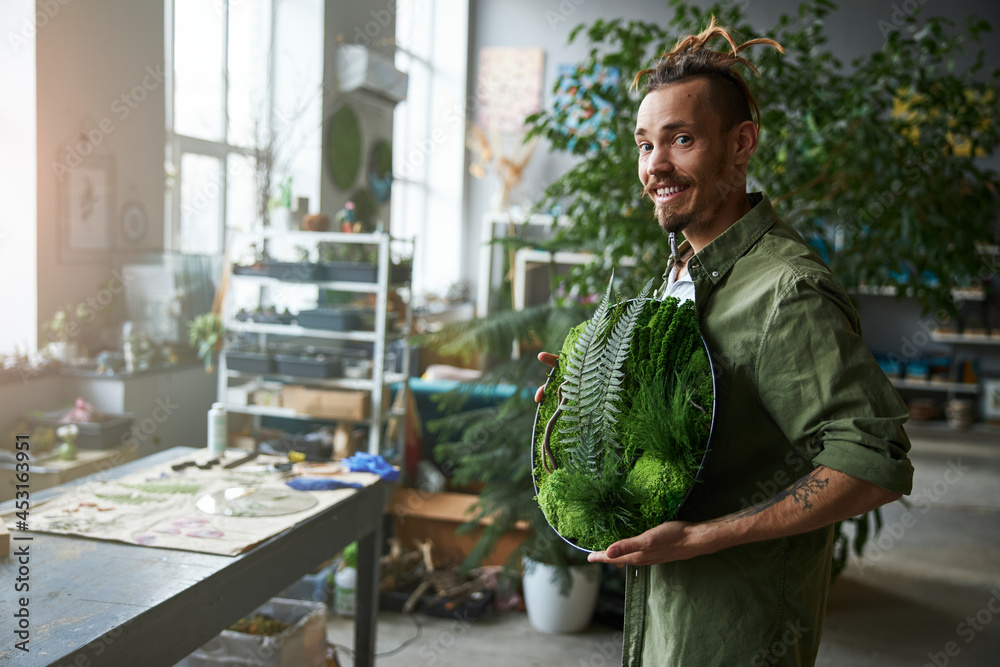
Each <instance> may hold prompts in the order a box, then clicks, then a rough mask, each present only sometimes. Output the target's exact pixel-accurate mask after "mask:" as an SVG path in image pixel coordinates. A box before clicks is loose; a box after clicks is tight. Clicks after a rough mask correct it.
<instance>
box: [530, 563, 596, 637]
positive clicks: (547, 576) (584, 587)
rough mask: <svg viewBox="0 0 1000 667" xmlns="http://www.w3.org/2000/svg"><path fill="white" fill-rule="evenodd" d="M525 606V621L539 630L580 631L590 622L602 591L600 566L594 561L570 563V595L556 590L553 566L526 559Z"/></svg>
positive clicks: (557, 583) (548, 631) (555, 569)
mask: <svg viewBox="0 0 1000 667" xmlns="http://www.w3.org/2000/svg"><path fill="white" fill-rule="evenodd" d="M523 564H524V579H523V584H524V606H525V607H527V609H528V620H529V621H530V622H531V625H532V626H533V627H534V628H535V629H536V630H538V631H539V632H545V633H550V634H551V633H557V632H580V631H581V630H584V629H586V628H587V626H588V625H590V619H591V617H592V616H593V615H594V608H595V607H597V595H598V593H600V590H601V566H600V565H598V564H597V563H588V564H587V565H573V566H571V567H570V576H571V577H572V579H573V583H572V585H571V586H570V590H569V595H565V596H564V595H561V594H560V592H559V579H558V577H557V568H556V566H555V565H546V564H545V563H539V562H537V561H534V560H531V559H530V558H525V559H524V560H523Z"/></svg>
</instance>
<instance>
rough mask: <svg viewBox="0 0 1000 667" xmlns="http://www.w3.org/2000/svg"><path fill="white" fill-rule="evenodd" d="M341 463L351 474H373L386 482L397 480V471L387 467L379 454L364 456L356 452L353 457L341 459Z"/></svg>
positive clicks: (387, 464) (389, 466)
mask: <svg viewBox="0 0 1000 667" xmlns="http://www.w3.org/2000/svg"><path fill="white" fill-rule="evenodd" d="M341 463H342V464H343V465H344V466H346V467H347V469H348V470H350V471H351V472H373V473H375V474H376V475H378V476H379V477H381V478H382V479H384V480H385V481H387V482H395V481H396V480H397V479H399V470H397V469H396V468H395V467H394V466H392V465H389V462H388V461H386V460H385V459H384V458H382V455H381V454H366V453H364V452H358V453H357V454H355V455H354V456H349V457H347V458H346V459H343V460H342V461H341Z"/></svg>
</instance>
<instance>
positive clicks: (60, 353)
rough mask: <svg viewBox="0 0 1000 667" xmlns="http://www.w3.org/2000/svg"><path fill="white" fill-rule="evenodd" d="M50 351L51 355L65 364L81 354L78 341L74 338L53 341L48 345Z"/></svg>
mask: <svg viewBox="0 0 1000 667" xmlns="http://www.w3.org/2000/svg"><path fill="white" fill-rule="evenodd" d="M48 351H49V356H51V357H52V358H53V359H56V360H58V361H61V362H63V363H64V364H68V363H70V362H72V361H73V360H74V359H76V358H77V357H78V356H80V348H79V346H77V344H76V341H72V340H59V341H52V342H51V343H49V345H48Z"/></svg>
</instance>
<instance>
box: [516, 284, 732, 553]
mask: <svg viewBox="0 0 1000 667" xmlns="http://www.w3.org/2000/svg"><path fill="white" fill-rule="evenodd" d="M624 310H625V307H624V305H623V304H618V305H616V306H615V307H614V308H613V309H612V310H611V321H612V326H613V322H615V321H617V319H618V318H619V317H621V315H622V313H623V312H624ZM585 325H586V323H582V324H580V325H578V326H577V327H575V328H574V329H573V330H572V331H571V332H570V334H569V335H568V336H567V337H566V340H565V341H564V343H563V347H562V351H561V352H560V364H559V367H557V368H561V367H562V366H563V364H564V363H565V359H566V358H567V357H568V355H569V354H570V352H571V351H572V349H573V347H574V346H575V345H576V341H577V339H578V338H579V336H580V334H581V332H582V331H583V329H584V326H585ZM631 340H632V342H631V347H630V351H629V356H628V359H627V360H626V363H625V365H624V370H625V380H624V382H623V386H624V387H625V391H623V392H622V394H623V395H622V403H621V412H620V414H619V415H618V431H619V435H620V440H621V450H620V452H621V453H620V455H619V454H616V453H615V452H612V451H611V450H610V448H609V451H608V452H607V453H606V454H605V465H604V466H603V468H602V470H601V472H600V473H599V474H597V475H593V474H586V473H583V472H580V471H571V470H568V469H565V468H563V462H564V460H565V459H566V458H568V453H566V454H565V455H564V447H563V445H562V442H561V438H560V435H559V428H558V422H557V428H555V429H554V430H553V435H552V437H551V438H550V443H549V444H550V448H551V449H552V452H553V455H554V456H555V457H556V461H557V464H558V469H557V470H556V471H555V472H554V473H553V474H551V475H549V474H547V473H545V471H544V468H543V466H542V451H541V446H540V445H541V441H542V439H543V438H542V436H543V435H544V430H545V424H546V423H547V422H548V420H549V418H550V417H551V416H552V414H553V413H554V411H555V409H556V406H557V405H558V396H557V395H556V394H557V392H556V391H554V390H553V388H556V387H558V386H559V385H560V384H562V382H563V376H562V373H561V372H560V370H557V371H556V372H555V374H554V375H553V377H552V379H550V380H549V383H548V387H547V391H546V392H545V395H544V397H543V401H542V404H541V407H540V409H539V415H538V426H537V429H536V443H535V444H536V447H535V450H536V458H535V476H536V477H535V478H536V481H537V482H538V486H539V490H538V503H539V506H540V507H541V509H542V511H543V512H544V514H545V516H546V518H547V520H548V521H549V523H550V524H551V525H552V527H553V528H555V529H556V531H558V532H559V534H560V535H562V536H563V537H565V538H567V539H569V540H571V541H574V542H575V543H577V544H579V545H580V546H582V547H584V548H587V549H603V548H606V547H607V546H608V545H610V544H611V543H612V542H615V541H617V540H619V539H622V538H625V537H630V536H633V535H637V534H639V533H641V532H644V531H645V530H648V529H649V528H652V527H654V526H656V525H658V524H660V523H661V522H663V521H665V520H669V519H672V518H674V517H676V515H677V511H678V508H679V506H680V503H681V502H682V500H683V499H684V497H685V496H686V494H687V492H688V490H689V489H690V488H691V486H692V485H693V484H694V480H695V475H696V473H697V470H698V465H699V463H700V460H701V457H702V454H703V452H704V448H705V446H706V444H707V442H706V439H707V435H708V433H709V429H710V426H711V411H712V405H713V395H712V391H713V384H712V376H711V372H710V371H711V366H710V364H709V360H708V357H707V355H706V354H705V351H704V346H703V344H702V340H701V333H700V329H699V326H698V320H697V316H696V313H695V310H694V305H693V304H692V303H690V302H688V303H685V304H679V303H678V301H677V300H676V299H666V300H664V301H662V302H660V301H653V300H650V301H649V302H648V303H647V305H646V307H645V308H644V309H643V312H642V314H641V315H640V317H639V320H638V322H637V324H636V328H635V330H634V333H633V335H632V339H631ZM695 406H698V407H695ZM699 408H703V409H704V411H702V410H701V409H699Z"/></svg>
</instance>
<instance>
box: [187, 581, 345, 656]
mask: <svg viewBox="0 0 1000 667" xmlns="http://www.w3.org/2000/svg"><path fill="white" fill-rule="evenodd" d="M257 614H266V615H267V616H270V617H271V618H274V619H276V620H279V621H281V622H283V623H291V624H292V627H290V628H288V629H286V630H284V631H283V632H281V633H280V634H277V635H271V636H268V637H262V636H259V635H249V634H245V633H242V632H233V631H232V630H223V631H222V632H220V633H219V634H218V636H216V637H215V638H214V639H211V640H209V641H208V643H207V644H205V645H204V646H202V647H201V648H199V649H198V650H197V651H195V652H194V653H192V654H191V655H189V656H188V657H186V658H185V659H184V660H182V661H181V662H179V663H177V665H175V666H174V667H216V666H221V665H229V666H230V667H235V665H254V666H255V667H324V666H325V665H326V605H324V604H323V603H322V602H304V601H300V600H285V599H282V598H271V599H270V600H269V601H268V602H265V603H264V604H263V605H261V606H260V607H258V608H257V609H255V610H253V611H252V612H250V613H249V614H247V615H246V618H251V617H253V616H256V615H257Z"/></svg>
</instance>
